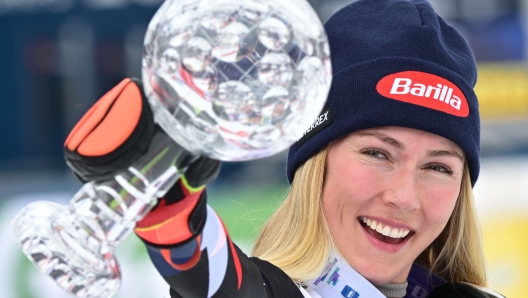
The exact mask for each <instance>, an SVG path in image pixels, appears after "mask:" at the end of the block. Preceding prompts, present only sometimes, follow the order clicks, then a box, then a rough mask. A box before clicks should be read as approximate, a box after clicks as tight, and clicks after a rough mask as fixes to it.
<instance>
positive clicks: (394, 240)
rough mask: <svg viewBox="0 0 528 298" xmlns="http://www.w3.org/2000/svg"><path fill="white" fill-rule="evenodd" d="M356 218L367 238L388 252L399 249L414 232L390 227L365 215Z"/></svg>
mask: <svg viewBox="0 0 528 298" xmlns="http://www.w3.org/2000/svg"><path fill="white" fill-rule="evenodd" d="M358 220H359V223H360V224H361V226H362V227H363V230H364V231H365V232H366V234H367V237H368V238H369V240H371V242H372V243H373V244H374V245H375V246H376V247H378V248H380V249H382V250H385V251H388V252H396V251H398V250H400V249H401V248H402V247H403V246H404V245H405V243H407V241H408V240H409V239H410V238H411V237H412V236H413V235H414V234H415V232H414V231H412V230H408V229H405V228H394V227H390V226H388V225H383V224H381V223H377V222H375V221H373V220H370V219H368V218H366V217H360V218H358ZM373 228H375V229H373Z"/></svg>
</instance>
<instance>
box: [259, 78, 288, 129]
mask: <svg viewBox="0 0 528 298" xmlns="http://www.w3.org/2000/svg"><path fill="white" fill-rule="evenodd" d="M262 99H263V101H262V103H261V104H260V106H261V114H262V118H263V121H264V123H266V124H276V123H277V122H279V121H280V120H283V119H284V117H286V116H287V115H288V113H289V109H288V108H289V105H290V94H289V92H288V90H286V89H285V88H282V87H273V88H271V89H270V90H269V91H268V92H266V94H264V96H263V97H262Z"/></svg>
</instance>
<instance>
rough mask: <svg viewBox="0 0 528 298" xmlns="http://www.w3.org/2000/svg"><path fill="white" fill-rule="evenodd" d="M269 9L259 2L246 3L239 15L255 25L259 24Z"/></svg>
mask: <svg viewBox="0 0 528 298" xmlns="http://www.w3.org/2000/svg"><path fill="white" fill-rule="evenodd" d="M268 11H269V7H268V6H266V5H264V4H262V3H259V2H257V1H246V2H244V3H243V4H242V7H241V8H240V10H239V11H238V13H239V15H240V16H241V17H242V18H243V19H244V20H246V21H249V22H251V23H253V24H256V23H258V22H259V21H260V20H261V19H262V17H263V16H264V15H265V14H266V13H268Z"/></svg>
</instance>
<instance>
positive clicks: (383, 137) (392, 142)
mask: <svg viewBox="0 0 528 298" xmlns="http://www.w3.org/2000/svg"><path fill="white" fill-rule="evenodd" d="M356 134H357V135H358V136H372V137H376V138H378V139H380V141H382V142H385V143H387V144H389V145H392V146H393V147H396V148H398V149H405V145H403V144H402V143H400V142H399V141H397V140H395V139H393V138H391V137H389V136H387V135H384V134H382V133H380V132H374V131H362V132H358V133H356Z"/></svg>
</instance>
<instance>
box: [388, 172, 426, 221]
mask: <svg viewBox="0 0 528 298" xmlns="http://www.w3.org/2000/svg"><path fill="white" fill-rule="evenodd" d="M387 178H388V179H387V182H386V183H387V188H386V191H385V193H384V194H383V196H382V200H383V202H384V203H385V204H388V205H391V206H394V207H397V208H399V209H401V210H402V211H412V210H415V209H419V208H420V198H419V195H418V193H419V192H418V184H417V177H416V174H415V173H414V171H412V170H402V171H398V172H397V173H394V175H392V176H391V177H387Z"/></svg>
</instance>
